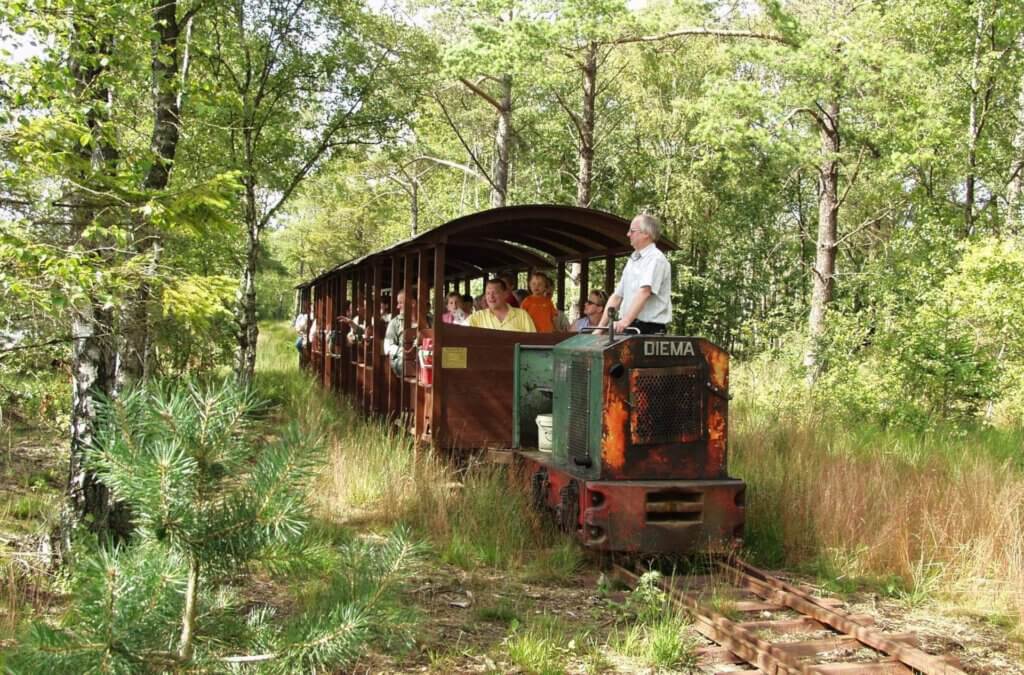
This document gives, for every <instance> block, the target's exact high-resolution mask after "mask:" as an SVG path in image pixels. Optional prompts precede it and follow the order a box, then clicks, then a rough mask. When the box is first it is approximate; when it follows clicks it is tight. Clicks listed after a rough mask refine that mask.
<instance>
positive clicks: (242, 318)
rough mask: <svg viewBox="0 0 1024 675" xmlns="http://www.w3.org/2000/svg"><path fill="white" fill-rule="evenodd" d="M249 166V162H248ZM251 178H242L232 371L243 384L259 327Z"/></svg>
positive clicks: (256, 220)
mask: <svg viewBox="0 0 1024 675" xmlns="http://www.w3.org/2000/svg"><path fill="white" fill-rule="evenodd" d="M250 166H251V165H250ZM254 180H255V179H254V178H253V177H252V176H251V175H250V176H247V177H246V179H245V181H244V182H245V225H246V231H247V233H248V236H247V240H246V246H245V266H244V268H243V269H242V282H241V286H240V288H239V295H240V301H239V303H238V310H237V311H238V314H237V317H236V318H237V320H238V352H237V355H236V358H237V361H236V364H235V374H236V375H237V377H238V381H239V383H240V384H242V385H243V386H248V385H250V384H251V383H252V379H253V375H254V374H255V372H256V341H257V340H258V339H259V335H260V328H259V324H258V323H257V316H256V267H257V264H258V262H259V250H260V232H261V230H262V227H261V223H260V215H259V210H258V205H257V203H256V189H255V185H254Z"/></svg>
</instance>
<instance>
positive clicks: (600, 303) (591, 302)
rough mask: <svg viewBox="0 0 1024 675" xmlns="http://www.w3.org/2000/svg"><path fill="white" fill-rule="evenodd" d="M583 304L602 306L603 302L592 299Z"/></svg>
mask: <svg viewBox="0 0 1024 675" xmlns="http://www.w3.org/2000/svg"><path fill="white" fill-rule="evenodd" d="M583 304H584V305H594V306H595V307H604V303H603V302H594V301H593V300H587V301H586V302H585V303H583Z"/></svg>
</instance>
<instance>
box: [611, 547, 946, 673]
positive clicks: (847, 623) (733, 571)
mask: <svg viewBox="0 0 1024 675" xmlns="http://www.w3.org/2000/svg"><path fill="white" fill-rule="evenodd" d="M718 566H719V568H720V569H722V570H723V571H724V572H726V573H727V574H728V575H731V578H730V577H726V580H727V581H730V582H733V583H735V585H736V586H737V587H738V588H741V589H743V590H746V591H749V592H751V593H753V594H754V595H756V596H760V597H761V598H763V599H764V601H765V602H766V603H770V604H772V605H775V606H777V607H778V608H780V609H782V608H785V609H790V610H793V611H795V612H798V613H800V614H802V615H803V616H804V617H806V620H807V621H809V622H810V623H811V625H814V626H818V627H819V628H824V629H831V630H834V631H835V632H836V633H837V634H836V635H835V636H834V637H832V638H830V639H828V640H812V641H806V642H795V643H794V642H790V643H785V642H780V643H772V642H769V641H767V640H765V639H763V638H761V637H759V636H758V634H757V630H756V628H755V627H753V625H752V624H750V623H747V624H742V623H739V622H736V621H733V620H731V619H729V618H728V617H726V616H724V615H723V614H721V613H720V612H718V611H716V610H714V609H712V608H711V607H709V606H708V605H707V604H705V603H704V602H703V601H702V599H701V597H700V594H699V593H696V592H691V591H684V590H682V589H679V588H677V587H676V586H675V585H674V584H673V583H672V582H671V581H670V580H668V579H661V580H659V581H658V583H657V585H658V587H659V588H660V589H661V590H663V591H664V592H665V593H666V594H668V596H669V597H670V598H671V600H672V601H673V602H675V603H677V604H679V605H681V606H682V607H684V608H685V609H686V610H687V611H688V612H689V613H690V614H691V616H692V617H693V618H694V622H695V628H696V629H697V631H698V632H699V633H701V634H702V635H704V636H705V637H707V638H708V639H710V640H713V641H714V642H717V643H718V644H719V645H721V647H722V648H724V649H726V650H728V652H730V653H731V654H734V655H735V657H737V658H738V659H740V660H742V661H743V662H746V663H748V664H750V665H752V666H754V667H756V668H758V671H759V672H760V673H765V674H766V675H790V674H797V673H800V674H808V675H810V674H815V675H840V674H849V675H867V674H869V673H870V674H872V675H886V674H889V673H893V674H902V675H908V674H912V673H921V674H922V675H966V674H965V673H964V671H962V670H960V669H959V668H958V667H957V666H955V665H952V664H951V663H950V662H949V661H947V657H940V656H933V655H931V654H928V653H926V652H924V651H923V650H921V649H919V648H917V647H916V646H915V644H914V642H915V637H914V636H913V635H906V634H901V635H886V634H883V633H881V632H879V631H877V630H874V629H872V628H870V627H869V621H868V620H867V619H869V618H870V617H859V616H856V615H851V614H848V613H846V612H843V611H840V610H838V609H836V607H835V606H834V602H831V601H828V600H824V599H821V598H817V597H815V596H813V595H811V594H810V593H807V592H805V591H803V590H802V589H800V588H797V587H795V586H793V585H791V584H788V583H786V582H785V581H782V580H781V579H778V578H777V577H774V576H772V575H770V574H768V573H766V572H764V571H763V570H760V569H758V568H757V567H754V566H753V565H750V564H748V563H745V562H743V561H741V560H736V559H732V560H730V561H729V562H719V563H718ZM612 571H613V575H614V576H615V577H616V578H618V579H619V580H620V581H622V582H624V583H625V584H626V585H628V586H630V587H631V588H633V587H635V586H636V585H637V584H638V583H639V582H640V578H639V577H638V576H637V575H636V574H635V573H633V572H631V571H630V570H628V569H626V568H624V567H622V566H620V565H615V566H614V567H613V570H612ZM747 604H750V605H751V606H756V604H757V603H747ZM768 623H769V624H770V623H776V624H780V625H781V624H782V623H785V622H784V621H783V622H780V621H776V622H768ZM790 623H792V622H790ZM831 644H834V645H838V644H845V645H863V646H866V647H868V648H871V649H873V650H875V651H877V652H879V653H880V654H881V655H882V656H883V657H884V658H883V659H882V660H879V661H874V662H867V663H865V662H859V663H828V664H819V663H808V662H807V660H806V657H807V656H813V654H815V653H819V652H821V651H827V649H824V648H822V647H824V646H827V645H831ZM805 648H806V649H805Z"/></svg>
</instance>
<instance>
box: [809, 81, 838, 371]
mask: <svg viewBox="0 0 1024 675" xmlns="http://www.w3.org/2000/svg"><path fill="white" fill-rule="evenodd" d="M825 112H826V114H824V115H822V116H821V117H820V120H819V136H820V138H821V154H822V163H821V166H820V177H819V182H818V245H817V250H816V255H815V260H814V268H813V269H812V270H811V312H810V317H809V320H808V345H807V352H806V354H805V355H804V366H805V367H806V368H807V382H808V384H810V385H813V384H814V382H815V381H816V380H817V379H818V376H819V375H820V374H821V371H822V363H821V360H820V358H819V354H818V347H819V342H820V341H821V338H822V337H823V336H824V335H825V332H826V312H827V311H828V306H829V304H831V302H832V294H833V291H834V288H835V273H836V248H837V243H836V242H837V240H838V230H839V159H838V154H839V140H840V136H839V104H838V102H836V101H831V102H829V103H828V104H827V105H826V108H825Z"/></svg>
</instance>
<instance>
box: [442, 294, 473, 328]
mask: <svg viewBox="0 0 1024 675" xmlns="http://www.w3.org/2000/svg"><path fill="white" fill-rule="evenodd" d="M441 321H443V322H444V323H454V324H458V325H460V326H465V325H466V322H467V317H466V313H465V312H464V311H462V296H461V295H460V294H458V293H454V292H453V293H449V294H448V311H447V312H445V313H444V314H442V315H441Z"/></svg>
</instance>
